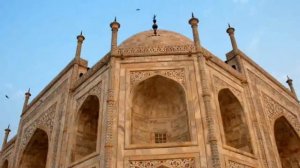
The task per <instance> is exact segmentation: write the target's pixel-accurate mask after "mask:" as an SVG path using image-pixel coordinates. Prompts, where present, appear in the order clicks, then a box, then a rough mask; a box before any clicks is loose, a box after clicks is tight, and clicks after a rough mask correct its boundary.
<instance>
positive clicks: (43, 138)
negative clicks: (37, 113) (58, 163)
mask: <svg viewBox="0 0 300 168" xmlns="http://www.w3.org/2000/svg"><path fill="white" fill-rule="evenodd" d="M48 146H49V140H48V135H47V133H46V132H45V131H43V130H41V129H37V130H36V131H35V132H34V134H33V136H32V137H31V139H30V141H29V142H28V144H27V146H26V147H25V150H24V152H23V156H22V158H21V163H20V166H19V167H20V168H33V167H38V168H45V167H46V164H47V155H48Z"/></svg>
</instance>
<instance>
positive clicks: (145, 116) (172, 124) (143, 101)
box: [131, 75, 191, 144]
mask: <svg viewBox="0 0 300 168" xmlns="http://www.w3.org/2000/svg"><path fill="white" fill-rule="evenodd" d="M131 98H132V102H131V143H132V144H153V143H168V142H187V141H190V139H191V138H190V133H189V124H188V121H189V119H188V110H187V104H186V95H185V91H184V89H183V87H182V86H181V85H180V84H179V83H177V82H176V81H174V80H172V79H169V78H166V77H163V76H160V75H156V76H153V77H150V78H148V79H146V80H144V81H142V82H140V83H139V84H138V85H137V86H136V87H135V88H134V89H133V93H132V97H131Z"/></svg>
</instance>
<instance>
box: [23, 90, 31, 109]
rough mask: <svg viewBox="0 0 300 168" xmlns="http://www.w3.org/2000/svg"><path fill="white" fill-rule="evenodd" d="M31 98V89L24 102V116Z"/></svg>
mask: <svg viewBox="0 0 300 168" xmlns="http://www.w3.org/2000/svg"><path fill="white" fill-rule="evenodd" d="M30 96H31V94H30V88H29V89H28V91H27V92H26V93H25V101H24V104H23V110H22V114H23V113H24V112H25V110H26V108H27V105H28V102H29V98H30Z"/></svg>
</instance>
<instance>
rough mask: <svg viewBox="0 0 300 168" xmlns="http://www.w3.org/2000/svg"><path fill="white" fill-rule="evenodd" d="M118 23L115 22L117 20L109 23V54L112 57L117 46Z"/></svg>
mask: <svg viewBox="0 0 300 168" xmlns="http://www.w3.org/2000/svg"><path fill="white" fill-rule="evenodd" d="M120 26H121V25H120V23H118V22H117V18H116V17H115V20H114V21H113V22H111V23H110V27H111V31H112V35H111V54H112V55H114V54H115V51H116V49H117V45H118V30H119V28H120Z"/></svg>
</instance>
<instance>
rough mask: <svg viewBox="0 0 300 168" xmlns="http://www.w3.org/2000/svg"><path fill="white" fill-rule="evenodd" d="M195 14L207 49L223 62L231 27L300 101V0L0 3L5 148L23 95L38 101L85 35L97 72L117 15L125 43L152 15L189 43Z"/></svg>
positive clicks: (0, 116) (0, 121)
mask: <svg viewBox="0 0 300 168" xmlns="http://www.w3.org/2000/svg"><path fill="white" fill-rule="evenodd" d="M137 8H139V9H140V10H139V11H137V10H136V9H137ZM191 12H194V13H195V16H196V17H198V18H199V20H200V25H199V31H200V38H201V42H202V45H203V46H204V47H205V48H207V49H208V50H210V51H211V52H212V53H214V54H215V55H217V56H218V57H219V58H221V59H223V60H224V59H225V53H227V52H228V51H229V50H230V49H231V45H230V41H229V38H228V35H227V34H226V33H225V31H226V28H227V23H229V22H230V23H231V25H232V26H233V27H235V28H236V38H237V41H238V46H239V48H240V49H241V50H242V51H244V52H245V53H246V54H247V55H248V56H249V57H251V58H252V59H253V60H254V61H256V62H257V63H258V64H259V65H261V66H262V67H263V68H264V69H265V70H267V71H268V72H269V73H270V74H272V75H273V76H275V77H276V78H277V79H278V80H279V81H280V82H281V83H284V84H285V81H286V75H289V76H290V77H291V78H293V79H294V85H295V88H296V90H298V95H299V96H300V59H299V57H300V31H299V30H300V1H299V0H288V1H282V0H189V1H182V0H152V1H150V0H114V1H99V0H98V1H96V0H63V1H62V0H8V1H6V0H0V19H1V22H0V38H1V40H0V66H1V78H0V143H1V144H2V140H3V133H4V129H5V128H6V127H7V125H8V124H10V125H11V129H12V134H11V136H10V137H12V136H13V135H15V134H16V132H17V129H18V123H19V119H20V114H21V110H22V106H23V102H24V93H25V91H26V90H27V89H28V88H31V92H32V97H31V99H33V98H34V97H35V96H36V95H37V94H38V93H39V92H40V91H41V90H42V89H43V88H44V87H45V86H46V85H47V84H48V83H49V82H50V81H51V80H52V79H53V78H54V77H55V76H56V75H57V74H58V73H59V72H60V71H61V70H62V69H63V68H64V67H65V66H66V65H67V63H68V62H69V61H70V60H71V59H72V58H73V57H74V54H75V48H76V36H77V35H78V34H79V33H80V31H81V30H82V31H83V34H84V35H85V37H86V40H85V42H84V45H83V51H82V57H83V58H84V59H87V60H88V61H89V66H92V65H93V64H95V63H96V62H97V61H98V60H99V59H100V58H101V57H102V56H103V55H104V54H106V53H107V52H108V51H109V46H110V39H111V30H110V27H109V24H110V22H111V21H112V20H113V18H114V17H115V16H117V19H118V21H119V22H120V23H121V28H120V30H119V43H120V42H122V41H124V40H125V39H126V38H128V37H130V36H131V35H133V34H135V33H138V32H140V31H144V30H148V29H151V26H152V17H153V14H156V15H157V21H158V26H159V29H160V28H161V29H168V30H172V31H176V32H179V33H181V34H183V35H185V36H187V37H189V38H191V39H192V33H191V28H190V25H189V24H188V20H189V18H190V17H191ZM285 85H286V84H285ZM5 95H8V96H9V99H7V98H5Z"/></svg>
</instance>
